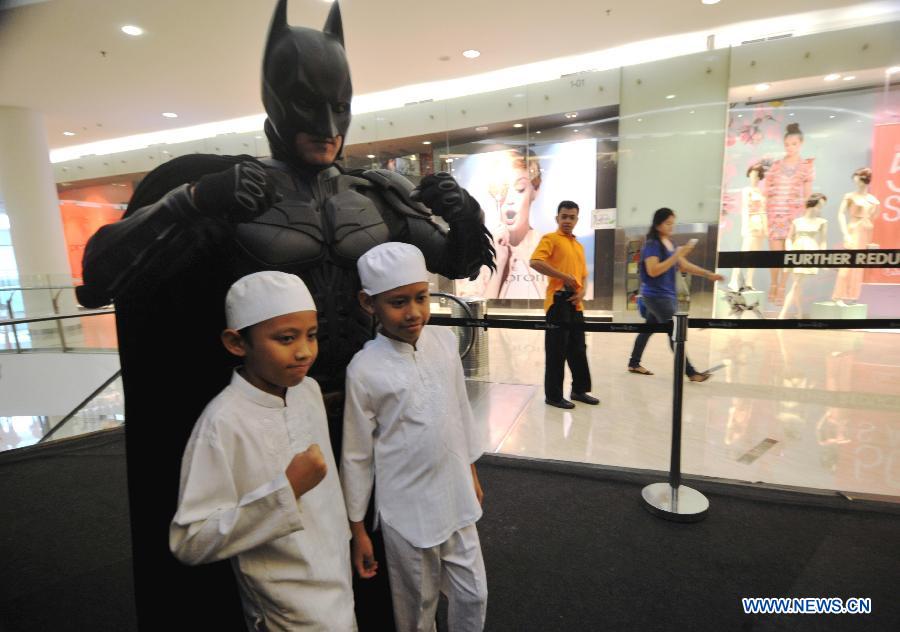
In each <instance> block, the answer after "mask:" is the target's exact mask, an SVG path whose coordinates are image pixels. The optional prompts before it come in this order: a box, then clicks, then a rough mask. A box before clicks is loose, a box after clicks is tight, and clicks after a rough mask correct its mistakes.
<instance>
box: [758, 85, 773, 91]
mask: <svg viewBox="0 0 900 632" xmlns="http://www.w3.org/2000/svg"><path fill="white" fill-rule="evenodd" d="M771 87H772V86H771V84H768V83H758V84H756V91H757V92H765V91H766V90H768V89H769V88H771Z"/></svg>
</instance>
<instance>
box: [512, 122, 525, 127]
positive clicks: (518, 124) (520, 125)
mask: <svg viewBox="0 0 900 632" xmlns="http://www.w3.org/2000/svg"><path fill="white" fill-rule="evenodd" d="M513 127H525V126H524V125H522V124H521V123H513Z"/></svg>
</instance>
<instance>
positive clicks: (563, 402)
mask: <svg viewBox="0 0 900 632" xmlns="http://www.w3.org/2000/svg"><path fill="white" fill-rule="evenodd" d="M544 403H545V404H547V405H548V406H556V407H557V408H562V409H563V410H571V409H572V408H575V404H573V403H572V402H570V401H569V400H567V399H565V398H562V399H559V400H557V401H555V402H551V401H550V400H549V399H545V400H544Z"/></svg>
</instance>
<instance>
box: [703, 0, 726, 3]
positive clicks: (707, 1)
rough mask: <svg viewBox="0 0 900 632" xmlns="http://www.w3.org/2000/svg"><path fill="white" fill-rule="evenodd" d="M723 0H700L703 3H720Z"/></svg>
mask: <svg viewBox="0 0 900 632" xmlns="http://www.w3.org/2000/svg"><path fill="white" fill-rule="evenodd" d="M721 1H722V0H700V2H702V3H703V4H719V2H721Z"/></svg>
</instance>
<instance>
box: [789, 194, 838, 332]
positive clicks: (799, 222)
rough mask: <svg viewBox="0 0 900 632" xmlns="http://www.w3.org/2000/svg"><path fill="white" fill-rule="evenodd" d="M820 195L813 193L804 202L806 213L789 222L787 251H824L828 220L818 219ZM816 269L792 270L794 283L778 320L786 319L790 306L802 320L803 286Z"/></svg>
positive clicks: (823, 204) (822, 205)
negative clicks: (794, 308) (795, 309)
mask: <svg viewBox="0 0 900 632" xmlns="http://www.w3.org/2000/svg"><path fill="white" fill-rule="evenodd" d="M827 201H828V198H826V197H825V196H824V195H822V194H821V193H813V194H812V195H810V196H809V199H807V200H806V212H805V213H803V215H802V216H800V217H798V218H797V219H795V220H794V221H793V222H791V230H790V233H789V234H788V238H787V244H786V245H787V250H825V247H826V246H825V235H827V234H828V220H827V219H825V218H824V217H820V216H819V215H820V213H821V210H822V208H823V207H824V206H825V202H827ZM818 273H819V269H818V268H794V269H793V274H792V275H791V276H793V278H794V283H793V285H791V289H790V291H789V292H788V295H787V298H786V299H784V305H783V306H782V307H781V313H780V314H778V318H786V317H787V312H788V309H789V308H790V307H791V305H794V306H796V308H797V318H803V284H804V282H805V280H806V278H807V277H808V276H810V275H813V274H818Z"/></svg>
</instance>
